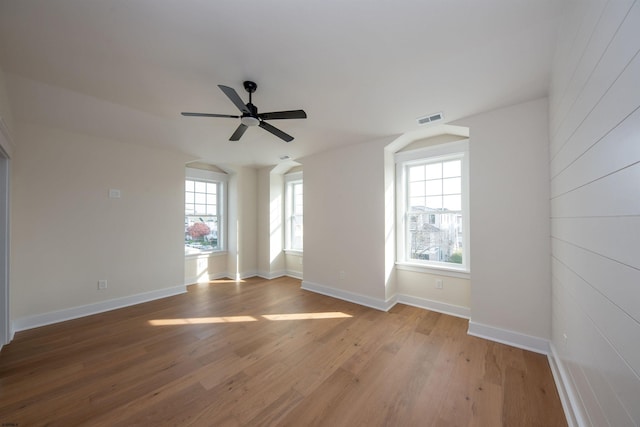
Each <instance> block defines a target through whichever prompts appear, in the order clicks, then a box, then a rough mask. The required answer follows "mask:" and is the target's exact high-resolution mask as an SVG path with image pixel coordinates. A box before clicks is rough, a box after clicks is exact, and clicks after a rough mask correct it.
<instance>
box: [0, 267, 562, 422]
mask: <svg viewBox="0 0 640 427" xmlns="http://www.w3.org/2000/svg"><path fill="white" fill-rule="evenodd" d="M467 328H468V322H467V321H466V320H464V319H459V318H455V317H451V316H447V315H443V314H439V313H434V312H430V311H426V310H421V309H418V308H415V307H410V306H406V305H402V304H398V305H396V306H395V307H393V308H392V309H391V310H390V311H389V312H381V311H377V310H374V309H370V308H367V307H363V306H359V305H356V304H352V303H349V302H346V301H342V300H336V299H333V298H330V297H326V296H323V295H319V294H315V293H311V292H308V291H304V290H302V289H300V281H299V280H295V279H291V278H286V277H284V278H279V279H275V280H265V279H261V278H251V279H246V280H242V281H232V280H220V281H213V282H211V283H209V284H200V285H192V286H189V287H188V292H187V293H186V294H182V295H177V296H175V297H170V298H165V299H162V300H157V301H152V302H149V303H145V304H139V305H136V306H132V307H126V308H123V309H119V310H114V311H111V312H107V313H101V314H98V315H95V316H89V317H86V318H82V319H75V320H71V321H68V322H62V323H58V324H55V325H50V326H45V327H41V328H35V329H32V330H28V331H23V332H19V333H17V334H16V336H15V339H14V341H13V342H12V343H10V344H8V345H6V346H5V347H3V349H2V351H1V352H0V424H11V423H14V424H18V425H20V426H26V425H29V426H31V425H34V426H44V425H48V426H55V425H60V426H68V425H86V426H112V425H145V426H146V425H154V426H163V425H181V426H182V425H184V426H212V425H215V426H280V425H283V426H284V425H291V426H300V425H305V426H307V425H318V426H339V425H366V426H382V425H389V426H391V425H392V426H405V425H406V426H453V425H456V426H458V425H468V426H513V425H517V426H552V427H553V426H565V425H566V422H565V419H564V414H563V412H562V407H561V405H560V400H559V397H558V394H557V391H556V389H555V385H554V382H553V378H552V376H551V372H550V369H549V365H548V362H547V360H546V358H545V357H544V356H542V355H539V354H534V353H530V352H526V351H524V350H520V349H515V348H512V347H509V346H506V345H502V344H497V343H492V342H488V341H485V340H482V339H479V338H475V337H470V336H468V335H467V333H466V331H467Z"/></svg>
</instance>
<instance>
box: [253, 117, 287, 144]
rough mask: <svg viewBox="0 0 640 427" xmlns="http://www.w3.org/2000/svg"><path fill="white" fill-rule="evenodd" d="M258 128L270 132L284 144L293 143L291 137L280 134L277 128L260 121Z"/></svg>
mask: <svg viewBox="0 0 640 427" xmlns="http://www.w3.org/2000/svg"><path fill="white" fill-rule="evenodd" d="M259 126H260V127H261V128H262V129H264V130H266V131H267V132H271V133H272V134H274V135H275V136H277V137H278V138H280V139H282V140H283V141H285V142H291V141H293V137H292V136H291V135H288V134H286V133H284V132H282V131H281V130H280V129H278V128H277V127H274V126H271V125H270V124H269V123H267V122H263V121H261V122H260V125H259Z"/></svg>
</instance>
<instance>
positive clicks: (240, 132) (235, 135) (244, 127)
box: [229, 123, 249, 141]
mask: <svg viewBox="0 0 640 427" xmlns="http://www.w3.org/2000/svg"><path fill="white" fill-rule="evenodd" d="M248 127H249V126H247V125H243V124H242V123H240V126H238V129H236V131H235V132H234V133H233V135H231V138H229V141H239V140H240V138H241V137H242V135H244V132H245V131H246V130H247V128H248Z"/></svg>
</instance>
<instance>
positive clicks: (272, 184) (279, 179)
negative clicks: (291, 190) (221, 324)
mask: <svg viewBox="0 0 640 427" xmlns="http://www.w3.org/2000/svg"><path fill="white" fill-rule="evenodd" d="M257 242H258V274H260V275H261V276H262V277H266V278H273V277H279V276H282V275H284V274H285V271H286V260H285V254H284V252H283V250H284V179H283V175H282V171H280V168H278V167H277V166H276V167H273V166H269V167H265V168H261V169H259V170H258V234H257Z"/></svg>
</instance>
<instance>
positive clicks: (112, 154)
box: [11, 124, 186, 323]
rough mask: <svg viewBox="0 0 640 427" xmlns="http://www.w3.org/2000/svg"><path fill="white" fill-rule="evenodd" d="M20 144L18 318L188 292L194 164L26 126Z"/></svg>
mask: <svg viewBox="0 0 640 427" xmlns="http://www.w3.org/2000/svg"><path fill="white" fill-rule="evenodd" d="M16 140H17V141H18V143H17V147H16V152H15V156H14V159H13V176H12V188H11V190H12V206H11V208H12V209H11V216H12V242H11V243H12V244H11V256H12V259H11V312H12V318H13V319H14V320H16V319H18V320H21V319H22V320H24V319H25V318H29V317H30V316H37V315H41V314H43V313H50V312H54V311H58V310H65V309H70V308H74V307H79V306H84V305H87V304H94V303H100V302H104V301H108V300H112V299H117V298H124V297H129V296H131V295H137V294H141V293H148V292H154V291H158V290H163V289H168V288H172V287H176V286H182V284H183V278H184V276H183V269H184V260H183V257H184V247H183V229H182V228H183V225H182V223H183V216H184V212H183V209H184V208H183V191H184V163H185V160H186V159H185V158H183V157H182V156H181V155H178V154H176V153H171V152H166V151H160V150H155V149H150V148H146V147H142V146H137V145H132V144H123V143H120V142H116V141H113V140H104V139H98V138H94V137H90V136H87V135H81V134H77V133H70V132H64V131H61V130H57V129H52V128H46V127H38V126H32V125H25V124H22V125H20V126H19V127H18V129H17V138H16ZM111 188H113V189H119V190H121V198H119V199H110V198H109V197H108V193H109V189H111ZM101 279H106V280H108V288H107V289H106V290H101V291H98V290H97V282H98V280H101ZM26 323H28V322H26Z"/></svg>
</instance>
